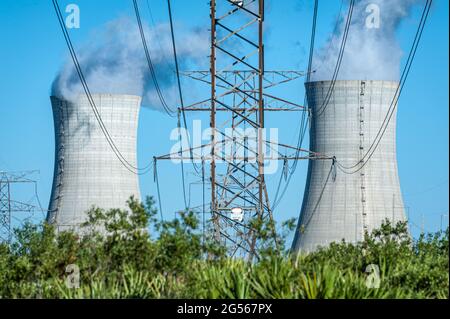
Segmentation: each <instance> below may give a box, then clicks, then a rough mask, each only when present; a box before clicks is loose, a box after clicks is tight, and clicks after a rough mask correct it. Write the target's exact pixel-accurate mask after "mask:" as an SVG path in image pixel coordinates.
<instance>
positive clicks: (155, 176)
mask: <svg viewBox="0 0 450 319" xmlns="http://www.w3.org/2000/svg"><path fill="white" fill-rule="evenodd" d="M153 165H154V170H153V180H154V181H155V182H156V191H157V194H158V204H159V214H160V216H161V221H164V214H163V210H162V201H161V191H160V188H159V177H158V166H157V165H158V164H157V161H156V158H155V157H154V158H153Z"/></svg>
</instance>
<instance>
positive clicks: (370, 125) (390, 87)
mask: <svg viewBox="0 0 450 319" xmlns="http://www.w3.org/2000/svg"><path fill="white" fill-rule="evenodd" d="M331 85H332V82H331V81H322V82H309V83H306V90H307V96H308V104H309V106H310V108H311V113H312V119H311V130H310V149H311V150H312V151H315V152H319V153H321V154H325V155H329V156H335V157H336V161H337V162H338V163H339V164H340V165H342V166H343V167H348V169H342V168H341V169H339V167H338V164H337V163H335V164H334V165H333V161H331V160H330V161H323V160H312V161H310V162H309V167H308V177H307V182H306V188H305V193H304V198H303V204H302V209H301V213H300V217H299V221H298V226H297V230H296V234H295V238H294V242H293V245H292V249H293V251H296V252H298V251H304V252H308V251H313V250H315V249H317V247H318V246H326V245H328V244H330V243H331V242H339V241H341V240H342V239H345V241H347V242H358V241H360V240H361V239H362V238H363V234H364V232H365V231H369V232H370V231H371V230H373V229H374V228H377V227H379V226H380V225H381V223H382V221H383V220H385V219H389V220H391V221H393V222H395V223H396V222H398V221H404V220H405V210H404V205H403V200H402V195H401V192H400V184H399V177H398V172H397V158H396V109H395V111H394V113H393V115H392V118H391V120H390V123H389V125H388V126H387V129H386V131H385V133H384V135H383V138H382V139H381V141H380V143H379V145H378V147H377V149H376V151H375V152H374V153H373V156H372V157H371V158H370V159H369V157H368V156H365V154H367V153H368V152H369V151H370V146H371V144H372V143H373V142H374V140H375V139H376V136H377V133H378V132H379V130H380V128H381V127H382V126H383V122H384V120H385V117H386V114H388V110H389V109H390V106H391V103H392V101H393V99H394V96H395V93H396V90H397V87H398V83H397V82H388V81H336V82H335V87H334V89H333V90H332V93H331V98H330V99H329V103H328V105H327V107H326V108H324V106H325V105H326V104H327V103H326V102H325V100H326V95H327V92H328V91H329V88H330V86H331ZM365 161H367V163H365V164H364V165H362V164H363V163H364V162H365ZM358 163H359V164H358ZM355 164H358V165H356V166H355V167H354V168H352V169H349V167H352V166H354V165H355ZM360 168H361V169H360Z"/></svg>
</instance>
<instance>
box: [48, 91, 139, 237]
mask: <svg viewBox="0 0 450 319" xmlns="http://www.w3.org/2000/svg"><path fill="white" fill-rule="evenodd" d="M92 98H93V100H94V102H95V105H96V107H97V109H98V113H99V115H100V117H101V120H102V122H103V124H104V126H105V127H106V129H107V132H108V134H109V135H110V137H111V140H112V141H113V142H114V144H115V146H116V147H117V149H118V150H119V151H120V153H121V154H122V156H123V157H124V158H125V159H126V160H127V162H128V163H129V164H130V165H132V166H134V167H137V159H136V141H137V126H138V118H139V109H140V102H141V98H140V97H139V96H132V95H113V94H93V95H92ZM51 102H52V107H53V114H54V124H55V171H54V177H53V187H52V194H51V198H50V203H49V213H48V215H47V222H49V223H50V224H53V225H55V226H56V228H57V230H68V229H72V230H75V231H79V230H80V229H79V225H80V224H81V223H83V222H84V221H86V212H87V211H88V210H89V209H90V208H92V207H94V206H95V207H99V208H103V209H111V208H119V209H126V208H127V207H126V206H127V205H126V202H127V200H128V199H129V198H130V196H134V197H135V198H136V199H138V200H139V199H140V192H139V181H138V177H137V175H136V174H134V173H133V172H131V171H130V170H129V169H127V168H126V167H125V166H124V164H123V163H121V161H119V159H118V158H117V157H116V155H115V154H114V152H113V150H112V149H111V146H110V145H109V143H108V140H107V138H106V137H105V134H104V132H102V130H101V128H100V125H99V123H98V122H97V119H96V117H95V115H94V113H93V110H92V105H91V104H90V103H89V100H88V98H87V97H86V96H84V95H80V96H78V97H77V98H75V99H74V100H70V101H69V100H65V99H61V98H58V97H51Z"/></svg>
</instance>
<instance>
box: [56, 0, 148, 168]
mask: <svg viewBox="0 0 450 319" xmlns="http://www.w3.org/2000/svg"><path fill="white" fill-rule="evenodd" d="M52 3H53V7H54V9H55V11H56V15H57V17H58V22H59V24H60V27H61V30H62V32H63V35H64V39H65V41H66V44H67V47H68V49H69V52H70V55H71V57H72V61H73V63H74V66H75V69H76V71H77V74H78V77H79V78H80V81H81V84H82V86H83V90H84V92H85V94H86V97H87V99H88V102H89V104H90V106H91V108H92V110H93V112H94V115H95V118H96V120H97V122H98V124H99V126H100V129H101V131H102V132H103V134H104V135H105V137H106V140H107V142H108V144H109V146H110V147H111V150H112V151H113V152H114V154H115V155H116V157H117V159H118V160H119V161H120V162H121V163H122V165H123V166H124V167H125V168H126V169H127V170H128V171H130V172H131V173H133V174H136V175H143V174H146V173H147V172H148V171H149V168H150V169H151V163H150V164H149V165H147V166H146V167H143V168H138V167H135V166H133V165H132V164H130V163H129V162H128V161H127V160H126V159H125V157H124V156H123V155H122V154H121V153H120V151H119V149H118V148H117V146H116V145H115V143H114V141H113V139H112V137H111V136H110V134H109V132H108V130H107V128H106V126H105V124H104V123H103V120H102V118H101V116H100V113H99V111H98V109H97V106H96V105H95V101H94V99H93V98H92V95H91V92H90V90H89V86H88V85H87V82H86V79H85V77H84V74H83V72H82V70H81V66H80V63H79V61H78V57H77V55H76V52H75V49H74V47H73V44H72V41H71V39H70V35H69V33H68V31H67V29H66V27H65V24H64V18H63V16H62V13H61V9H60V7H59V4H58V0H52ZM135 171H143V172H135Z"/></svg>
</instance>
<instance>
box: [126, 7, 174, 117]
mask: <svg viewBox="0 0 450 319" xmlns="http://www.w3.org/2000/svg"><path fill="white" fill-rule="evenodd" d="M133 5H134V12H135V14H136V20H137V23H138V26H139V33H140V36H141V41H142V46H143V47H144V52H145V58H146V60H147V64H148V68H149V70H150V75H151V78H152V81H153V85H154V86H155V90H156V94H157V95H158V98H159V101H160V102H161V105H162V107H163V109H164V111H165V112H166V113H167V115H169V116H171V117H175V114H174V111H172V110H171V109H170V107H169V106H168V105H167V102H166V100H165V98H164V95H163V94H162V91H161V87H160V86H159V82H158V78H157V76H156V72H155V68H154V64H153V60H152V57H151V55H150V51H149V50H148V46H147V40H146V38H145V33H144V28H143V26H142V20H141V15H140V13H139V6H138V4H137V1H136V0H133Z"/></svg>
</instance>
